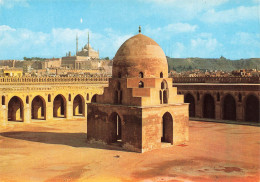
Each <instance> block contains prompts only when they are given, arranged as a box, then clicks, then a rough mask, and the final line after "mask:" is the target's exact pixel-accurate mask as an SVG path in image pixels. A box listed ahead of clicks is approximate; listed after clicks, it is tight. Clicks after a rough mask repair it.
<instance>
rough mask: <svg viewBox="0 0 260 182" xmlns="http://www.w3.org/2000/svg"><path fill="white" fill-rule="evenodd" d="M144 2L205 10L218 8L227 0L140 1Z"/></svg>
mask: <svg viewBox="0 0 260 182" xmlns="http://www.w3.org/2000/svg"><path fill="white" fill-rule="evenodd" d="M141 1H144V2H149V3H150V2H153V3H156V4H158V5H166V6H174V7H178V8H189V9H192V8H199V9H206V8H209V7H215V6H219V5H221V4H224V3H226V2H228V1H229V0H210V1H209V0H182V1H180V0H141Z"/></svg>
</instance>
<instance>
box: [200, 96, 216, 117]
mask: <svg viewBox="0 0 260 182" xmlns="http://www.w3.org/2000/svg"><path fill="white" fill-rule="evenodd" d="M203 117H204V118H212V119H215V102H214V98H213V97H212V96H211V95H210V94H206V95H205V96H204V101H203Z"/></svg>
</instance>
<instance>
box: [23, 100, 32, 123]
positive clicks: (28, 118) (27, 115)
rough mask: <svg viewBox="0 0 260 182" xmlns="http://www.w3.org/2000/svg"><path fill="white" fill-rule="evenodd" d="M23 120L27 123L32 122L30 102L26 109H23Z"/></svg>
mask: <svg viewBox="0 0 260 182" xmlns="http://www.w3.org/2000/svg"><path fill="white" fill-rule="evenodd" d="M23 111H24V112H23V119H24V120H23V121H24V122H25V123H31V108H30V105H29V104H25V106H24V110H23Z"/></svg>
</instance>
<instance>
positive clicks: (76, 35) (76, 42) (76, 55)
mask: <svg viewBox="0 0 260 182" xmlns="http://www.w3.org/2000/svg"><path fill="white" fill-rule="evenodd" d="M78 41H79V39H78V34H77V35H76V56H77V54H78V46H79V44H78V43H79V42H78Z"/></svg>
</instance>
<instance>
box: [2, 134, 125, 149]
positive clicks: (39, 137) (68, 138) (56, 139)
mask: <svg viewBox="0 0 260 182" xmlns="http://www.w3.org/2000/svg"><path fill="white" fill-rule="evenodd" d="M0 136H3V137H7V138H13V139H19V140H26V141H31V142H39V143H45V144H56V145H67V146H71V147H85V148H98V149H107V150H120V151H125V150H124V149H123V148H122V147H121V146H119V145H118V144H112V145H105V144H98V143H88V142H87V134H86V133H56V132H32V131H15V132H3V133H0Z"/></svg>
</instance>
